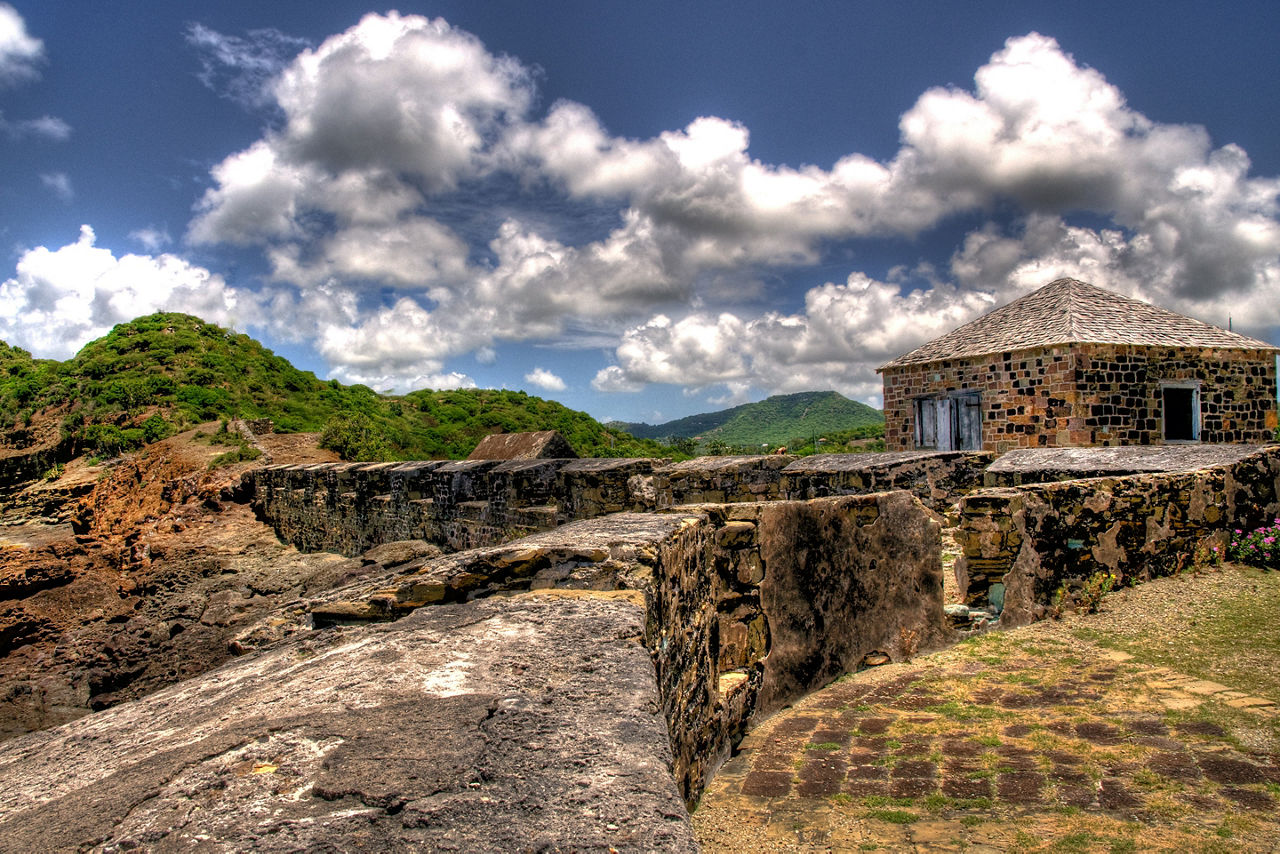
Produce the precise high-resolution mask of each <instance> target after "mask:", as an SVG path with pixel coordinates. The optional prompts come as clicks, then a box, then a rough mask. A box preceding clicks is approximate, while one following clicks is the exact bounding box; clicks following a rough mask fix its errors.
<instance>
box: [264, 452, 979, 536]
mask: <svg viewBox="0 0 1280 854" xmlns="http://www.w3.org/2000/svg"><path fill="white" fill-rule="evenodd" d="M992 459H993V455H991V454H988V453H983V452H950V453H939V452H934V453H924V452H907V453H887V454H824V455H821V456H815V457H805V458H800V459H797V458H796V457H790V456H779V455H769V456H764V455H761V456H739V457H699V458H697V459H694V460H688V461H686V462H681V463H676V464H674V465H673V464H668V463H667V461H665V460H660V459H577V460H512V461H499V460H471V461H455V462H444V461H439V460H435V461H427V462H407V463H316V464H311V465H276V466H265V467H263V468H261V469H257V470H255V471H253V472H250V473H249V474H248V475H246V478H247V479H248V480H249V482H250V484H251V485H252V487H253V489H252V491H253V495H254V504H255V507H256V509H257V511H258V512H259V514H260V515H262V516H263V517H264V518H265V519H266V520H267V521H268V522H270V523H271V524H272V525H273V526H274V527H275V529H276V532H277V533H278V534H279V535H280V537H281V538H282V539H284V540H285V541H287V542H290V543H292V544H294V545H295V546H297V547H298V548H299V549H302V550H303V551H322V550H323V551H335V552H339V553H341V554H345V555H357V554H361V553H363V552H364V551H366V550H368V549H370V548H372V547H373V546H375V545H378V544H379V543H385V542H392V541H395V540H410V539H412V540H427V541H429V542H433V543H436V544H437V545H439V546H441V547H443V548H445V549H448V550H452V551H459V550H464V549H470V548H478V547H481V546H486V545H492V544H495V543H501V542H506V541H508V540H512V539H517V538H519V537H522V536H527V535H529V534H533V533H536V532H538V531H546V530H550V529H551V528H554V527H556V526H557V525H563V524H566V523H568V522H572V521H576V520H581V519H592V518H596V517H598V516H604V515H607V514H610V513H621V512H650V511H654V510H658V509H663V508H670V507H674V506H682V505H688V504H705V503H713V504H738V503H742V504H752V503H765V502H769V501H779V500H803V499H809V498H821V497H829V496H835V495H854V494H865V493H872V492H884V491H887V490H894V489H906V490H908V491H910V492H912V493H914V494H915V495H916V497H918V498H919V499H920V500H921V501H923V502H924V503H925V505H926V506H928V507H930V508H934V509H942V508H945V507H946V506H947V505H949V504H950V503H952V502H954V501H955V499H956V498H957V497H958V496H959V495H961V494H963V493H965V492H967V491H969V490H971V489H974V488H976V487H978V486H980V485H981V482H982V469H983V467H984V466H986V465H987V464H988V463H989V462H990V461H991V460H992Z"/></svg>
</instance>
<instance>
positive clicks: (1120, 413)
mask: <svg viewBox="0 0 1280 854" xmlns="http://www.w3.org/2000/svg"><path fill="white" fill-rule="evenodd" d="M1175 380H1195V381H1198V382H1200V384H1201V385H1200V413H1201V415H1200V419H1201V420H1200V440H1201V441H1202V442H1252V443H1256V442H1265V441H1267V440H1268V439H1270V438H1271V436H1272V433H1273V431H1274V430H1275V429H1276V367H1275V354H1274V353H1262V354H1259V353H1258V351H1252V350H1209V349H1205V350H1189V349H1186V348H1181V347H1122V346H1115V345H1102V344H1086V345H1082V346H1081V347H1080V352H1079V355H1078V357H1077V360H1076V383H1077V385H1078V386H1079V388H1080V398H1081V402H1082V405H1081V406H1080V407H1079V409H1080V410H1081V411H1080V414H1081V415H1083V417H1084V424H1083V425H1082V428H1081V431H1080V434H1079V435H1080V438H1081V439H1082V441H1074V442H1073V444H1089V445H1119V444H1126V445H1147V444H1160V443H1161V442H1162V441H1163V438H1162V437H1163V435H1164V422H1163V414H1162V413H1163V405H1162V402H1161V399H1160V383H1161V382H1166V381H1175ZM1073 438H1074V437H1073Z"/></svg>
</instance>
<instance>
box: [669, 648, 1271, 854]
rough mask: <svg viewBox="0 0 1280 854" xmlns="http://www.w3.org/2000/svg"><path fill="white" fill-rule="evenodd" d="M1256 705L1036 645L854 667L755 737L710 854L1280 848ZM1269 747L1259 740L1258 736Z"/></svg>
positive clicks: (1205, 685) (705, 827)
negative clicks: (739, 853) (750, 851)
mask: <svg viewBox="0 0 1280 854" xmlns="http://www.w3.org/2000/svg"><path fill="white" fill-rule="evenodd" d="M1276 715H1277V711H1276V707H1275V705H1274V704H1272V703H1271V702H1270V701H1269V700H1268V699H1266V698H1260V697H1250V696H1248V695H1246V694H1243V693H1242V692H1237V691H1232V690H1231V688H1230V687H1229V686H1225V685H1221V684H1217V683H1212V682H1205V681H1203V680H1196V679H1192V678H1190V677H1186V676H1182V675H1180V674H1177V673H1174V672H1172V671H1169V670H1167V669H1164V668H1149V667H1144V666H1142V665H1139V664H1137V663H1135V662H1133V661H1131V660H1129V657H1128V656H1127V655H1125V654H1124V653H1118V652H1112V651H1108V650H1103V649H1100V648H1098V647H1093V646H1091V645H1089V644H1087V643H1084V642H1079V643H1075V642H1070V643H1069V642H1066V641H1063V640H1061V639H1053V638H1045V637H1043V636H1037V635H1036V634H1034V627H1031V629H1030V630H1018V631H1014V632H1007V633H995V634H990V635H985V636H982V637H979V638H975V639H973V640H971V641H968V642H966V643H963V644H960V645H958V646H957V647H953V648H952V649H949V650H946V651H943V652H940V653H936V654H934V655H931V656H927V657H922V658H920V659H918V660H917V661H916V662H915V663H913V664H894V665H890V666H887V667H884V668H877V669H875V670H870V671H864V672H863V673H861V674H857V675H855V676H851V677H846V678H845V679H843V680H841V681H839V682H837V683H835V684H833V685H831V686H829V687H828V688H826V689H824V690H822V691H819V692H817V693H815V694H813V695H811V696H809V697H807V698H806V699H805V700H804V701H802V702H800V703H798V704H797V705H796V706H794V707H793V708H791V709H788V710H785V711H784V712H782V713H780V714H778V715H776V716H774V717H773V718H771V719H769V720H768V721H766V722H764V723H763V724H761V725H760V726H758V727H757V728H756V729H755V730H754V731H753V732H752V733H751V734H750V735H749V736H748V737H747V739H746V740H744V742H743V744H742V745H741V749H740V751H739V752H738V753H737V755H735V756H734V757H733V758H732V759H731V760H729V761H728V762H727V763H726V764H725V765H724V767H723V768H722V769H721V770H720V772H719V773H718V775H717V776H716V778H715V779H714V780H713V781H712V783H711V785H710V787H709V788H708V789H707V792H706V794H705V795H704V797H703V800H702V803H701V805H700V806H699V808H698V810H697V811H696V812H695V814H694V823H695V827H696V829H697V831H698V834H699V838H700V840H701V842H702V845H703V848H704V850H705V851H708V852H715V851H729V850H735V851H736V850H745V849H744V846H746V847H751V848H754V849H755V850H762V851H827V850H835V851H867V850H886V851H969V852H978V851H1036V850H1054V851H1095V850H1096V851H1107V852H1126V851H1142V850H1168V851H1184V850H1192V851H1196V850H1198V851H1231V852H1241V851H1247V852H1252V851H1280V842H1278V840H1280V818H1278V816H1277V812H1278V810H1280V755H1278V754H1276V753H1272V752H1268V751H1267V750H1264V749H1260V748H1258V747H1256V746H1251V743H1256V744H1267V745H1274V744H1275V738H1274V735H1275V731H1276V724H1275V719H1276ZM1251 732H1269V733H1270V738H1251V737H1250V733H1251Z"/></svg>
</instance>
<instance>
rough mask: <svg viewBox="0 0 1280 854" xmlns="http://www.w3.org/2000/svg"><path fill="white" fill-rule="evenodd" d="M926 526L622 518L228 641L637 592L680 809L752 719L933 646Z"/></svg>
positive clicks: (869, 503) (317, 605)
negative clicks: (865, 668) (550, 598)
mask: <svg viewBox="0 0 1280 854" xmlns="http://www.w3.org/2000/svg"><path fill="white" fill-rule="evenodd" d="M939 530H940V529H939V523H938V522H937V521H936V520H935V519H934V517H933V516H932V514H930V513H929V511H927V510H926V509H925V508H924V506H923V505H922V504H921V503H920V502H919V500H917V499H916V498H915V497H914V496H912V495H910V494H909V493H906V492H893V493H878V494H874V495H860V496H844V497H836V498H825V499H817V500H814V501H795V502H740V503H735V504H717V505H697V506H689V507H681V508H677V509H675V510H673V511H670V512H660V513H619V514H614V515H610V516H604V517H601V518H598V519H591V520H584V521H579V522H574V523H571V524H569V525H566V526H564V527H561V528H558V529H556V530H554V531H548V532H544V533H542V534H538V535H535V536H532V537H527V538H524V539H521V540H517V541H513V542H510V543H506V544H502V545H495V546H490V547H486V548H480V549H472V550H468V551H464V552H458V553H455V554H451V555H445V556H442V557H435V558H422V559H415V560H414V561H412V562H410V563H408V564H404V565H399V566H395V567H388V572H386V573H383V574H379V575H377V576H375V577H371V578H366V579H362V580H361V581H359V582H357V583H355V584H352V585H350V586H348V587H345V588H341V589H338V590H335V591H330V592H327V593H324V594H321V595H320V596H318V597H316V598H314V599H312V600H310V601H306V602H299V603H295V604H294V605H292V606H290V607H289V608H287V609H285V612H284V613H281V614H279V615H278V619H273V620H271V621H270V627H269V628H268V629H262V628H261V627H258V628H255V629H254V630H252V633H251V636H250V635H246V636H245V637H242V638H238V639H237V641H236V642H237V643H239V644H241V645H242V646H244V647H245V648H251V647H257V646H263V645H266V644H270V643H275V642H279V641H281V640H283V639H285V638H286V637H288V636H289V635H290V634H297V633H300V632H303V631H305V630H306V629H307V627H309V626H314V627H324V626H332V625H350V624H359V623H367V622H384V621H390V620H397V619H400V618H402V617H404V616H407V615H408V614H410V613H412V612H413V611H415V610H416V609H418V608H422V607H428V606H434V605H441V604H450V603H460V602H468V601H472V600H475V599H483V598H488V597H491V596H494V595H496V594H509V593H512V592H516V591H525V590H528V591H547V592H549V593H550V592H555V591H561V592H562V594H563V595H624V596H625V595H634V596H639V597H641V598H642V600H643V601H644V604H645V612H646V618H645V637H644V642H645V645H646V646H647V647H648V648H649V650H650V652H651V654H652V656H653V661H654V667H655V672H656V678H657V683H658V688H659V693H660V695H661V697H662V704H663V712H664V715H665V717H666V720H667V726H668V729H669V731H670V735H671V743H672V752H673V755H674V762H675V768H674V773H675V775H676V778H677V781H678V782H679V784H680V787H681V791H682V792H683V793H684V794H685V797H686V799H687V800H689V801H690V802H691V803H692V802H694V801H695V800H696V799H697V797H698V795H699V794H700V793H701V791H702V788H703V786H704V785H705V783H706V781H707V780H708V779H710V776H711V775H712V773H714V771H715V769H716V768H717V767H719V765H720V763H721V762H722V761H723V760H724V759H725V758H726V757H727V756H728V753H729V751H730V749H731V747H732V745H733V744H734V743H736V741H737V740H738V739H739V738H740V737H741V736H742V734H743V732H744V731H745V728H746V725H747V722H748V721H749V720H750V719H751V717H752V716H753V715H760V714H767V713H769V712H772V711H775V710H777V709H778V708H781V707H782V706H783V705H785V704H786V703H789V702H792V701H794V700H796V699H798V698H799V697H801V696H803V695H804V694H806V693H808V692H810V691H812V690H814V689H816V688H818V687H821V686H822V685H825V684H826V683H828V682H830V681H831V680H833V679H835V678H836V677H838V676H840V675H842V674H844V673H847V672H850V671H853V670H856V669H858V668H859V666H860V664H861V662H862V660H863V659H864V658H865V657H866V656H867V655H868V654H869V653H871V652H873V651H877V652H883V653H886V654H889V655H891V656H893V657H895V658H901V657H903V655H904V653H905V654H907V655H909V654H910V652H911V650H909V649H904V640H905V639H910V643H911V644H912V645H918V646H919V648H920V649H928V648H931V647H937V646H940V645H941V644H942V643H944V641H945V640H946V637H947V633H948V629H947V628H946V626H945V623H944V619H943V615H942V567H941V545H940V539H939ZM531 642H534V641H533V640H531Z"/></svg>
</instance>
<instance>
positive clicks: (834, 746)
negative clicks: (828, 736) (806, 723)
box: [804, 741, 840, 750]
mask: <svg viewBox="0 0 1280 854" xmlns="http://www.w3.org/2000/svg"><path fill="white" fill-rule="evenodd" d="M804 749H805V750H839V749H840V745H839V744H838V743H836V742H834V741H824V742H821V743H819V744H815V743H813V742H812V741H811V742H809V743H808V744H806V745H805V746H804Z"/></svg>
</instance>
